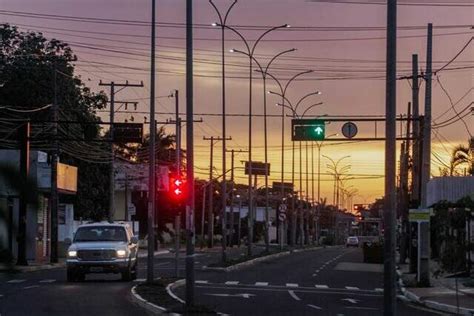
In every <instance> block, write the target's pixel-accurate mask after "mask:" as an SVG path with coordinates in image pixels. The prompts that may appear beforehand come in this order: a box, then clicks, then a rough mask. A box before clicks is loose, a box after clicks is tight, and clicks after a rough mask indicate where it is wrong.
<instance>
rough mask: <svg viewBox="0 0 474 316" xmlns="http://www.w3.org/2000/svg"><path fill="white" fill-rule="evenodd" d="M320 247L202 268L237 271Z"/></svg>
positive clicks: (205, 269) (203, 268)
mask: <svg viewBox="0 0 474 316" xmlns="http://www.w3.org/2000/svg"><path fill="white" fill-rule="evenodd" d="M321 248H322V247H314V248H306V249H295V250H287V251H283V252H278V253H274V254H271V255H266V256H263V257H258V258H254V259H251V260H248V261H244V262H240V263H236V264H234V265H231V266H229V267H225V268H223V267H207V266H204V267H202V270H204V271H219V272H231V271H237V270H240V269H244V268H247V267H250V266H253V265H255V264H257V263H259V262H263V261H267V260H271V259H276V258H280V257H284V256H287V255H289V254H291V253H298V252H305V251H311V250H318V249H321Z"/></svg>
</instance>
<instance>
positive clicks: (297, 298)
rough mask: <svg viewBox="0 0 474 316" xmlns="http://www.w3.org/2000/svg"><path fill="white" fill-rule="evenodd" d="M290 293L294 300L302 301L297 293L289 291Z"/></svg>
mask: <svg viewBox="0 0 474 316" xmlns="http://www.w3.org/2000/svg"><path fill="white" fill-rule="evenodd" d="M288 293H289V294H290V296H291V297H292V298H294V299H295V300H297V301H301V298H299V297H298V296H297V295H296V294H295V291H292V290H290V291H288Z"/></svg>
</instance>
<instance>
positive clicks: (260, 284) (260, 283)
mask: <svg viewBox="0 0 474 316" xmlns="http://www.w3.org/2000/svg"><path fill="white" fill-rule="evenodd" d="M255 285H256V286H268V282H255Z"/></svg>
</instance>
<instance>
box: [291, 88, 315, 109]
mask: <svg viewBox="0 0 474 316" xmlns="http://www.w3.org/2000/svg"><path fill="white" fill-rule="evenodd" d="M317 94H319V92H310V93H308V94H307V95H305V96H303V97H302V98H301V99H299V101H298V102H297V103H296V105H295V111H296V110H297V109H298V106H299V105H300V104H301V102H303V101H304V100H305V99H307V98H309V97H310V96H313V95H317Z"/></svg>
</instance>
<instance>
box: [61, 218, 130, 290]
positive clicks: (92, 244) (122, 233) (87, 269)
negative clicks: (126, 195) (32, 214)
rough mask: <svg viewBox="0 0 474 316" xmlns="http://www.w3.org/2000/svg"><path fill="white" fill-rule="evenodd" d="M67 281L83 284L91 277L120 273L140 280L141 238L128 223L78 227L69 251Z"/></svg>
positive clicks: (98, 223)
mask: <svg viewBox="0 0 474 316" xmlns="http://www.w3.org/2000/svg"><path fill="white" fill-rule="evenodd" d="M66 267H67V281H68V282H74V281H83V280H85V276H86V274H88V273H121V276H122V280H124V281H131V280H134V279H136V277H137V267H138V237H136V236H134V235H133V231H132V229H131V227H130V226H129V225H128V224H126V223H113V222H95V223H88V224H84V225H81V226H79V227H78V229H77V231H76V233H75V234H74V239H73V240H72V243H71V245H70V246H69V249H68V251H67V259H66Z"/></svg>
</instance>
